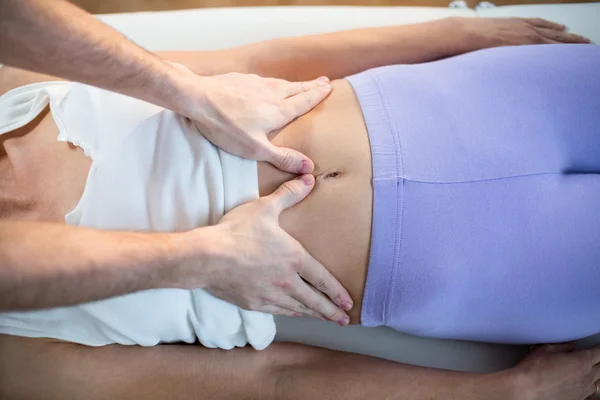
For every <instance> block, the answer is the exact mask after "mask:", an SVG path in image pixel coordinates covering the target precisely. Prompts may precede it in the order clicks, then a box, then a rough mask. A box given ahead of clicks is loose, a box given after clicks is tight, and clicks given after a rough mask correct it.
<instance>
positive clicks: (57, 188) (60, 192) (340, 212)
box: [0, 68, 371, 319]
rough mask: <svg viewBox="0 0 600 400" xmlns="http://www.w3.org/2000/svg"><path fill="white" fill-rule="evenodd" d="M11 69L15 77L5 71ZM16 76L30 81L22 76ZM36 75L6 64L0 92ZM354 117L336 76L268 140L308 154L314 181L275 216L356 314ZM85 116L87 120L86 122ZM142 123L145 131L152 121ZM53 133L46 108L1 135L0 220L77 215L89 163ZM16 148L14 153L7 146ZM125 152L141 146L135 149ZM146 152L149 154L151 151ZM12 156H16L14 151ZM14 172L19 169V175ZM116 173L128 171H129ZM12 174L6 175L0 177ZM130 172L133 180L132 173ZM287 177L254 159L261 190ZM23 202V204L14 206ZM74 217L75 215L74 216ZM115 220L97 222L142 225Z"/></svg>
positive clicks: (363, 148) (360, 245) (358, 197)
mask: <svg viewBox="0 0 600 400" xmlns="http://www.w3.org/2000/svg"><path fill="white" fill-rule="evenodd" d="M11 74H14V75H16V76H17V78H21V79H15V77H14V76H13V77H10V75H11ZM22 75H25V76H28V77H29V79H22ZM36 80H39V81H45V80H47V78H46V77H43V76H38V75H35V74H29V73H26V72H22V71H16V70H11V69H9V68H3V69H0V94H3V93H4V92H6V91H7V90H9V89H12V88H13V87H12V86H11V82H18V83H19V86H20V85H24V84H28V83H32V82H34V81H36ZM351 110H352V111H351ZM353 111H356V112H353ZM360 115H361V114H360V109H359V108H358V103H357V102H356V100H355V99H354V98H353V97H352V90H351V89H350V87H349V85H348V84H347V83H345V82H337V83H336V84H335V91H334V94H333V95H332V96H331V97H330V99H328V100H327V101H326V102H325V103H324V104H323V105H322V106H321V107H319V108H318V109H317V110H315V111H314V112H312V113H310V114H309V115H307V116H305V117H303V118H301V119H300V120H298V121H296V122H294V123H292V124H291V125H290V126H288V127H287V128H286V129H285V130H284V131H282V132H281V133H280V134H279V135H278V136H277V137H276V138H275V139H274V142H275V143H277V144H279V145H286V146H288V147H292V148H296V149H299V150H301V151H303V152H305V153H306V154H307V155H308V156H309V157H311V159H313V161H314V162H315V165H316V171H315V174H316V175H317V182H318V183H317V186H316V188H315V190H314V191H313V193H312V194H311V195H310V196H309V198H308V199H307V200H306V201H304V202H303V203H301V204H300V205H298V206H296V207H294V208H293V209H291V210H289V211H286V212H285V213H284V214H283V215H282V219H281V224H282V226H283V227H284V229H286V230H288V231H289V232H290V233H291V234H292V235H293V236H294V237H296V238H297V239H298V240H299V241H300V242H301V243H302V244H303V245H304V246H305V247H306V248H307V250H308V251H309V252H310V253H311V254H313V255H314V256H315V257H316V258H317V259H318V260H319V261H321V262H322V263H323V264H324V265H325V266H327V267H328V268H330V270H331V271H332V272H333V273H334V274H335V275H336V276H338V277H339V279H340V280H341V281H342V283H343V284H344V285H346V286H347V287H348V289H349V291H350V292H351V294H352V295H353V297H354V300H355V303H356V307H355V309H354V314H353V316H354V317H355V319H356V318H357V317H358V315H359V312H360V303H359V302H360V297H361V295H362V286H363V285H364V279H365V274H366V267H367V258H368V247H369V237H370V212H371V192H370V175H371V166H370V158H369V150H368V141H367V140H368V139H367V136H366V131H365V130H364V129H365V128H364V125H363V122H362V120H361V116H360ZM337 116H339V118H337ZM332 117H333V118H332ZM88 122H89V123H92V124H93V121H88ZM149 129H150V131H151V130H152V128H151V127H149ZM57 132H58V130H57V127H56V125H55V124H54V123H53V120H52V117H51V116H50V114H48V113H46V114H42V115H40V116H39V117H38V119H37V120H34V121H33V122H32V123H30V124H28V125H26V126H25V127H23V128H20V129H19V130H16V131H12V132H10V133H8V134H5V135H3V141H4V142H5V144H6V143H7V142H8V141H9V140H10V141H12V142H14V143H16V144H18V146H13V149H12V150H10V151H9V153H10V154H9V155H7V154H6V153H4V151H3V153H2V154H0V171H1V172H0V173H2V176H3V179H2V182H3V184H2V187H0V190H1V192H0V194H1V195H2V203H0V205H1V206H2V207H0V208H1V210H2V212H1V214H2V215H1V217H2V218H4V219H7V218H12V219H33V220H46V221H54V222H62V221H64V215H65V214H66V213H67V212H68V211H69V210H73V209H75V211H76V214H78V212H79V211H81V210H77V207H76V206H77V205H78V203H79V202H80V198H81V196H82V193H83V192H84V187H85V186H86V177H87V176H88V171H90V166H91V165H92V164H91V162H90V159H89V158H88V157H86V156H85V155H84V154H83V152H82V151H81V150H80V149H79V148H77V147H74V146H72V145H69V144H68V143H61V142H58V141H56V135H57ZM150 133H152V132H150ZM108 134H110V132H109V133H108ZM149 136H152V135H151V134H150V135H149ZM49 138H50V139H49ZM42 143H43V145H42ZM155 144H157V143H156V142H155ZM9 147H10V146H9ZM17 147H18V150H19V152H17V151H16V150H14V149H15V148H17ZM154 148H155V147H154ZM33 149H39V151H37V152H36V155H37V157H36V161H35V162H34V163H32V162H31V159H29V158H28V157H27V155H28V154H31V152H30V151H32V150H33ZM130 150H131V151H132V152H134V151H144V150H142V149H136V148H135V147H132V148H131V149H130ZM145 151H148V152H150V151H151V149H145ZM15 154H18V155H19V158H16V157H14V156H13V155H15ZM121 156H122V154H121ZM259 164H261V163H259ZM107 165H108V164H107ZM92 170H93V167H92ZM13 171H19V174H14V173H13ZM92 172H93V171H92ZM114 172H117V171H114ZM123 172H124V175H131V171H123ZM90 173H91V172H90ZM156 173H157V174H158V175H157V177H158V178H159V179H157V180H156V182H159V183H160V171H156ZM11 175H12V177H13V179H6V178H8V177H9V176H11ZM113 176H114V174H113ZM34 177H35V179H33V178H34ZM130 178H135V174H133V175H131V177H130ZM286 178H287V176H285V174H281V173H280V172H279V171H276V170H274V169H272V168H271V167H270V166H268V165H264V164H261V165H259V181H260V182H259V183H260V190H261V194H266V193H268V192H270V191H272V190H274V189H275V188H276V187H277V186H278V185H279V184H280V183H283V182H284V181H285V180H286ZM31 181H34V182H35V183H36V185H35V186H36V190H33V191H32V190H25V189H23V190H21V189H19V190H17V189H15V188H21V187H23V188H26V187H28V185H27V183H28V182H31ZM132 183H135V182H132ZM109 187H110V185H108V186H106V188H109ZM164 190H171V191H173V190H175V191H176V190H177V187H176V186H170V187H167V188H166V189H164ZM86 192H87V189H86ZM117 192H118V191H117ZM171 195H172V194H171ZM113 196H115V193H113ZM23 199H26V200H27V201H23ZM157 201H158V200H157ZM23 204H27V207H21V206H22V205H23ZM171 205H172V208H174V210H172V211H173V212H179V211H180V210H176V208H177V204H175V203H171ZM134 208H135V206H134V205H133V203H132V208H131V211H132V212H134V213H135V212H136V211H139V210H135V209H134ZM142 214H143V212H142ZM61 217H63V218H61ZM75 217H76V218H77V219H79V218H80V217H81V216H80V215H75ZM118 220H119V219H118V218H116V219H110V220H109V221H107V222H106V225H105V226H100V227H101V228H102V227H104V228H112V229H132V228H135V229H143V227H138V226H136V227H132V226H118V224H117V225H114V223H115V222H117V221H118ZM200 222H202V224H204V223H206V222H208V223H215V222H216V220H210V221H196V223H200ZM159 225H160V224H159ZM170 228H171V227H169V226H168V224H167V226H164V230H170ZM175 229H177V227H175Z"/></svg>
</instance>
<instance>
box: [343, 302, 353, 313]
mask: <svg viewBox="0 0 600 400" xmlns="http://www.w3.org/2000/svg"><path fill="white" fill-rule="evenodd" d="M342 309H344V310H345V311H350V310H352V303H350V302H348V301H344V302H343V303H342Z"/></svg>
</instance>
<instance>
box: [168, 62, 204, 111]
mask: <svg viewBox="0 0 600 400" xmlns="http://www.w3.org/2000/svg"><path fill="white" fill-rule="evenodd" d="M170 66H171V68H172V70H171V71H170V72H169V75H168V82H169V83H168V84H169V86H170V88H171V90H170V92H171V96H170V100H171V101H170V102H171V105H170V107H168V108H169V109H170V110H172V111H174V112H176V113H177V114H180V115H183V116H184V117H187V118H190V119H193V120H199V119H201V118H202V117H201V111H202V110H204V109H205V108H206V107H207V106H208V104H209V100H208V96H207V93H206V90H205V89H206V85H205V82H204V81H205V79H206V78H205V77H203V76H200V75H196V74H194V73H193V72H192V71H190V70H189V69H187V68H186V67H184V66H181V65H179V66H176V65H173V64H170Z"/></svg>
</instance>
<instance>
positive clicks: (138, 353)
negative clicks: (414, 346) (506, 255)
mask: <svg viewBox="0 0 600 400" xmlns="http://www.w3.org/2000/svg"><path fill="white" fill-rule="evenodd" d="M0 354H1V355H2V356H1V357H0V398H2V399H11V400H29V399H31V400H33V399H35V400H71V399H72V400H79V399H86V400H104V399H106V400H115V399H127V400H137V399H140V400H142V399H143V400H168V399H178V400H185V399H194V400H197V399H207V400H208V399H210V400H219V399H223V400H230V399H238V400H243V399H257V400H275V399H277V400H279V399H282V400H283V399H285V400H304V399H306V400H309V399H310V400H313V399H317V398H318V399H322V400H327V399H344V400H358V399H403V400H410V399H432V400H434V399H444V400H453V399H461V400H469V399H481V398H486V399H488V400H491V399H496V398H497V399H503V400H504V399H505V398H508V397H509V393H507V392H506V391H504V389H503V387H504V386H505V387H508V386H509V385H504V383H508V382H506V381H505V380H504V376H505V374H503V373H498V374H488V375H477V374H468V373H457V372H449V371H442V370H434V369H429V368H421V367H413V366H407V365H402V364H396V363H392V362H389V361H384V360H380V359H376V358H371V357H366V356H361V355H355V354H349V353H340V352H335V351H331V350H324V349H318V348H314V347H308V346H303V345H298V344H287V343H277V344H274V345H272V346H271V347H269V348H268V349H267V350H264V351H260V352H257V351H255V350H251V349H249V348H243V349H235V350H230V351H225V350H216V349H207V348H204V347H201V346H199V345H161V346H157V347H152V348H143V347H137V346H131V347H129V346H119V345H112V346H106V347H100V348H90V347H85V346H80V345H74V344H69V343H57V342H51V341H48V340H46V339H29V338H19V337H12V336H2V335H0ZM366 383H368V384H366ZM484 390H485V395H484V393H483V391H484ZM482 396H485V397H482Z"/></svg>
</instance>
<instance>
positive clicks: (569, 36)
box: [535, 28, 590, 43]
mask: <svg viewBox="0 0 600 400" xmlns="http://www.w3.org/2000/svg"><path fill="white" fill-rule="evenodd" d="M535 30H536V31H537V32H538V33H539V34H540V36H542V37H543V38H545V39H547V40H551V41H554V42H557V43H590V40H589V39H588V38H586V37H584V36H581V35H576V34H574V33H568V32H562V31H557V30H554V29H547V28H535Z"/></svg>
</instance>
